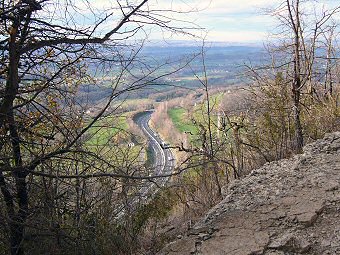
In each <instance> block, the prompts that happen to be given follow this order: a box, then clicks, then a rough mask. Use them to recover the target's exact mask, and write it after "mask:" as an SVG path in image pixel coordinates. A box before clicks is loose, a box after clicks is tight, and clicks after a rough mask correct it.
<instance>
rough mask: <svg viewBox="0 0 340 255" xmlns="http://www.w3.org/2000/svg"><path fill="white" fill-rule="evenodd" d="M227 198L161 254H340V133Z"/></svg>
mask: <svg viewBox="0 0 340 255" xmlns="http://www.w3.org/2000/svg"><path fill="white" fill-rule="evenodd" d="M224 194H225V197H224V199H223V201H222V202H221V203H219V204H218V205H217V206H215V207H214V208H212V209H211V210H210V212H209V213H208V214H207V216H206V217H205V218H204V219H202V220H201V221H200V222H198V223H197V224H196V225H195V226H194V228H193V229H192V230H191V231H189V232H188V234H187V235H186V236H184V237H183V238H181V239H178V240H176V241H175V242H173V243H170V244H169V245H167V246H166V247H165V248H164V249H163V250H162V251H161V252H160V253H159V254H161V255H174V254H177V255H180V254H183V255H184V254H196V255H198V254H200V255H222V254H227V255H248V254H249V255H250V254H252V255H256V254H258V255H259V254H263V255H274V254H275V255H290V254H316V255H326V254H329V255H334V254H340V132H338V133H333V134H328V135H326V136H325V138H324V139H322V140H318V141H316V142H314V143H312V144H309V145H307V146H305V148H304V153H303V154H301V155H297V156H294V157H293V158H291V159H284V160H280V161H277V162H271V163H268V164H266V165H264V166H263V167H262V168H260V169H257V170H254V171H252V172H251V174H250V175H249V176H247V177H245V178H244V179H242V180H237V181H234V182H233V183H231V184H230V185H229V187H228V188H226V190H225V192H224Z"/></svg>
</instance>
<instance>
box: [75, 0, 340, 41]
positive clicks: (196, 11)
mask: <svg viewBox="0 0 340 255" xmlns="http://www.w3.org/2000/svg"><path fill="white" fill-rule="evenodd" d="M121 1H122V2H124V1H123V0H121ZM140 1H141V0H128V2H129V3H131V2H135V3H137V2H140ZM284 1H285V0H149V2H148V8H149V9H151V10H155V9H157V10H170V9H171V10H176V11H178V12H182V13H177V12H173V13H166V15H167V16H169V15H170V17H172V18H173V19H174V20H176V19H178V20H182V21H184V20H185V21H186V22H193V23H195V24H197V25H199V26H200V27H202V28H205V29H206V30H205V32H204V33H206V32H207V33H208V34H207V38H208V40H209V41H225V42H260V41H263V40H265V39H266V38H267V35H268V33H269V32H270V31H273V29H274V28H275V27H276V21H275V19H274V18H273V17H271V16H270V15H266V14H265V13H266V11H265V10H268V9H273V8H275V7H277V6H279V5H280V3H282V2H284ZM79 2H81V1H79ZM79 2H77V3H79ZM86 2H87V3H89V4H90V6H91V7H92V6H94V7H95V8H98V9H102V10H103V9H106V10H108V9H110V8H112V7H113V4H114V3H115V4H117V2H116V1H113V0H87V1H84V2H83V3H86ZM304 2H305V1H304ZM307 2H308V3H307V5H306V4H304V7H307V8H308V5H310V6H312V5H313V6H317V8H316V10H317V11H322V10H324V9H325V8H327V9H329V8H334V7H336V6H339V5H340V0H309V1H307ZM116 7H117V6H116ZM80 9H82V10H83V11H84V12H85V13H86V11H88V10H89V8H88V6H86V5H84V6H83V7H81V8H80ZM310 10H315V8H310ZM183 12H184V13H183ZM162 14H165V13H162ZM84 16H86V14H84ZM312 16H313V15H312ZM336 19H337V20H338V21H339V22H340V14H339V13H338V14H337V16H336ZM183 24H184V25H185V23H183V22H179V23H176V22H175V23H173V24H172V25H178V26H180V27H181V26H183ZM186 25H187V26H189V27H190V26H191V24H190V23H187V24H186ZM107 29H109V27H107ZM104 30H105V28H104ZM146 31H147V33H149V38H150V39H162V38H166V39H176V40H178V39H181V40H183V39H188V38H185V37H183V36H182V35H173V34H172V35H169V33H166V32H165V33H161V32H160V31H155V30H152V31H151V30H150V31H148V29H146Z"/></svg>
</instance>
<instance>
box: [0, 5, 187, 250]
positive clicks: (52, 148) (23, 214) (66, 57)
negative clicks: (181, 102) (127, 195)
mask: <svg viewBox="0 0 340 255" xmlns="http://www.w3.org/2000/svg"><path fill="white" fill-rule="evenodd" d="M83 12H85V14H82V13H83ZM169 12H173V13H176V14H179V12H178V11H175V10H173V11H172V10H162V9H159V8H157V7H156V8H154V7H153V6H152V5H150V4H149V3H148V0H141V1H132V2H131V1H118V0H117V1H115V2H112V3H109V6H104V7H102V8H101V7H100V6H95V5H94V4H91V3H90V2H88V1H72V0H71V1H48V0H29V1H28V0H25V1H24V0H18V1H10V0H5V1H2V2H1V3H0V20H1V23H0V33H1V34H0V51H1V53H0V54H1V58H0V63H1V67H0V96H1V99H0V100H1V101H0V136H1V137H0V138H1V140H0V149H1V156H0V187H1V193H2V200H1V202H2V203H4V204H5V205H6V213H5V215H4V216H3V217H4V219H5V222H6V226H5V229H4V231H5V232H8V233H9V234H8V242H9V244H8V245H9V247H10V252H11V254H18V255H21V254H24V253H25V251H24V247H25V245H24V243H25V242H26V240H27V239H30V238H29V236H30V235H29V234H31V236H32V235H33V234H35V235H37V233H38V232H37V231H35V229H34V227H33V228H32V226H33V225H35V228H37V229H38V228H40V227H41V226H42V220H41V221H39V217H38V215H43V212H42V211H44V210H45V209H46V208H49V210H50V211H51V215H55V213H56V214H58V212H59V213H60V214H61V215H62V214H63V213H62V212H61V211H63V210H64V211H65V210H67V209H61V204H59V203H62V201H61V200H60V199H62V198H63V199H66V197H67V196H64V195H65V194H69V197H68V198H67V199H69V200H70V201H72V202H70V204H68V205H67V206H70V207H72V208H73V205H74V208H75V212H74V217H75V225H79V224H80V222H81V219H80V213H81V211H82V209H81V208H80V207H81V206H80V204H81V201H82V202H84V203H85V202H86V201H88V202H86V203H89V204H91V203H93V201H94V200H93V199H92V200H91V197H93V198H94V197H96V195H97V194H99V193H100V192H98V184H95V183H91V182H84V181H81V180H85V179H91V178H101V177H105V176H108V177H114V178H116V179H119V178H130V177H131V175H132V177H133V175H135V173H136V169H133V166H132V165H131V164H130V165H129V164H115V163H114V162H116V161H115V160H113V157H114V155H115V153H116V152H115V151H114V150H113V151H111V153H108V152H107V151H105V150H104V149H100V150H97V151H95V152H94V150H93V149H89V147H88V146H86V140H87V139H90V137H91V132H90V130H91V128H92V127H93V126H94V124H95V123H97V122H98V121H99V120H101V119H102V118H103V117H105V116H107V115H109V114H111V115H112V114H113V113H114V112H115V109H116V107H114V106H113V102H114V101H115V100H116V99H118V98H121V97H122V95H124V94H125V95H126V94H127V93H131V92H133V91H135V90H138V89H141V88H144V87H145V86H147V85H150V84H154V83H156V81H157V80H158V79H159V78H161V77H163V76H164V75H166V74H164V73H161V74H160V73H159V72H158V68H157V67H153V66H150V65H148V64H147V63H143V62H140V61H139V60H138V58H137V55H138V54H139V53H140V51H141V48H142V46H143V40H139V41H140V42H141V43H140V44H139V45H138V44H136V41H137V39H135V41H134V40H133V39H134V38H142V36H144V37H145V36H147V28H148V27H150V26H158V28H160V29H162V30H167V31H170V32H173V33H187V31H188V30H187V29H190V28H192V25H190V26H187V25H183V26H172V22H171V18H168V17H167V16H166V15H167V13H169ZM176 22H178V20H176ZM183 27H185V28H183ZM186 28H187V29H186ZM178 68H181V67H180V66H179V67H178ZM175 69H176V68H175ZM174 71H176V70H173V72H174ZM157 72H158V73H157ZM170 72H172V71H170ZM107 76H110V78H109V79H107ZM102 81H106V84H105V86H99V85H98V83H100V82H102ZM97 85H98V86H97ZM91 89H92V90H98V89H103V90H105V91H107V94H106V97H105V98H106V99H105V100H103V101H102V103H101V105H99V106H98V107H93V105H91V101H89V100H88V98H87V97H86V93H87V92H88V91H89V90H91ZM84 94H85V96H84ZM88 112H91V114H88ZM113 116H114V115H113ZM108 154H110V155H109V156H108ZM129 162H132V161H131V160H130V161H129ZM125 163H126V162H125ZM138 178H140V177H138ZM68 187H72V189H73V188H74V189H75V193H74V192H71V190H72V189H69V188H68ZM85 187H86V189H85ZM37 190H40V191H42V192H44V193H45V195H46V197H45V198H46V199H45V200H44V201H46V203H50V205H46V208H45V209H44V210H43V209H42V208H40V205H39V204H40V203H42V202H41V201H43V200H42V199H41V196H42V194H41V193H39V192H37ZM85 190H86V192H85ZM62 194H64V195H62ZM74 194H75V197H74V200H72V199H73V198H72V199H71V198H70V197H73V195H74ZM89 194H91V195H89ZM50 196H52V197H50ZM86 196H88V197H87V198H86ZM61 197H62V198H61ZM103 197H104V196H102V198H101V200H100V201H97V202H98V203H101V202H102V201H103V199H104V198H103ZM47 198H48V199H47ZM39 199H40V200H39ZM89 200H91V201H89ZM71 205H72V206H71ZM49 206H51V207H49ZM65 206H66V205H65ZM67 206H66V207H67ZM52 208H53V209H52ZM86 208H87V207H86ZM89 208H90V207H89ZM89 208H87V209H86V210H88V211H87V212H89V210H90V209H89ZM46 210H47V209H46ZM52 211H53V212H52ZM35 216H36V217H35ZM53 217H54V216H53ZM53 217H52V218H50V219H49V220H51V221H54V223H53V224H56V227H55V228H54V231H57V230H58V229H59V230H60V224H59V222H58V220H56V219H53ZM61 217H64V216H63V215H62V216H61ZM28 222H30V223H32V225H30V228H28V227H27V224H28ZM28 229H30V233H28ZM59 230H58V231H57V234H55V235H56V236H57V239H58V240H59V238H60V236H62V234H61V230H60V231H59ZM31 239H32V237H31ZM76 239H77V240H78V241H79V240H84V239H83V238H82V237H81V235H78V237H77V238H76ZM57 243H59V241H58V242H57Z"/></svg>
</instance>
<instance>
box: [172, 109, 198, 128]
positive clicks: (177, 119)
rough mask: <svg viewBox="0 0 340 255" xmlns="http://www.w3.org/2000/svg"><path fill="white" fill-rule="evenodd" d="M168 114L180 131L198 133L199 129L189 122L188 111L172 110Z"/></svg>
mask: <svg viewBox="0 0 340 255" xmlns="http://www.w3.org/2000/svg"><path fill="white" fill-rule="evenodd" d="M168 114H169V117H170V119H171V120H172V122H173V123H174V125H175V127H176V128H177V129H178V131H180V132H182V133H184V132H191V133H192V134H196V133H197V128H196V127H195V126H194V125H193V124H192V123H191V122H190V120H188V118H187V114H186V110H185V109H183V108H172V109H170V110H168Z"/></svg>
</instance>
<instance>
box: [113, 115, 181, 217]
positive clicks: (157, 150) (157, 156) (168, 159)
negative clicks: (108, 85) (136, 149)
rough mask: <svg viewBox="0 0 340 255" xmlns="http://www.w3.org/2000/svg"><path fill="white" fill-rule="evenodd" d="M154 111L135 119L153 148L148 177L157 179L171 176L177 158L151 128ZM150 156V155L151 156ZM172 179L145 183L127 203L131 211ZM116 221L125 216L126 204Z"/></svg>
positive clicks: (120, 207) (166, 178)
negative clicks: (150, 123)
mask: <svg viewBox="0 0 340 255" xmlns="http://www.w3.org/2000/svg"><path fill="white" fill-rule="evenodd" d="M151 114H152V111H145V112H143V113H140V114H138V116H137V117H136V118H135V119H134V121H135V123H136V124H137V125H138V127H139V128H140V129H141V130H142V131H143V133H144V135H145V136H146V138H147V140H148V143H149V145H150V148H151V153H150V154H151V155H152V157H153V160H152V161H153V165H152V166H151V170H152V171H151V172H150V173H149V175H148V176H147V173H145V175H146V176H147V177H151V176H152V177H156V176H159V175H161V176H162V175H166V174H171V173H172V172H173V170H174V169H175V163H176V161H175V158H174V156H173V154H172V152H171V149H169V148H167V145H166V144H165V141H163V140H162V139H161V138H160V136H159V135H158V134H157V133H156V132H155V131H153V130H152V129H151V128H150V126H149V121H150V118H151ZM150 154H149V155H150ZM169 178H170V177H159V178H151V179H150V180H147V178H146V180H145V181H143V184H142V186H141V188H140V189H139V190H138V192H137V193H135V194H133V196H131V197H130V199H129V200H128V201H127V204H128V207H129V208H130V209H133V208H135V207H136V206H138V204H140V203H142V204H143V203H147V202H148V201H150V199H151V198H153V197H154V196H155V195H156V194H157V192H158V190H159V189H160V188H161V187H164V186H165V185H166V183H167V182H168V180H169ZM116 212H117V213H116V217H115V218H116V220H119V219H120V218H121V217H122V216H124V214H125V212H126V208H125V206H124V204H122V205H120V206H118V207H117V211H116Z"/></svg>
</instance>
